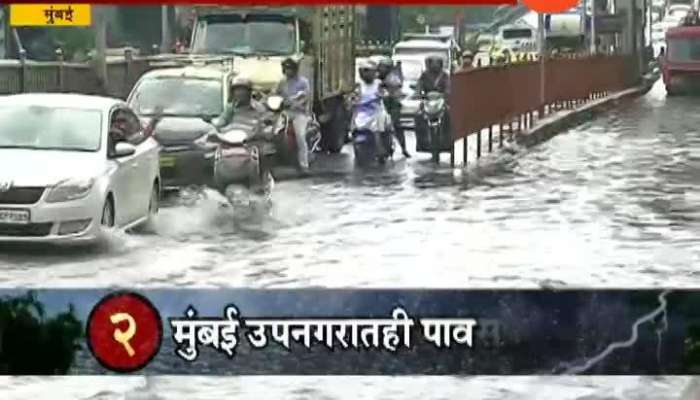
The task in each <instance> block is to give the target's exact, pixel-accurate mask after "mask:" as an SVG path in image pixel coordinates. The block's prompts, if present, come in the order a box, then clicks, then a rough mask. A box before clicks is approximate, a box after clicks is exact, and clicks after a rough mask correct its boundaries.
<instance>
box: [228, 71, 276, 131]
mask: <svg viewBox="0 0 700 400" xmlns="http://www.w3.org/2000/svg"><path fill="white" fill-rule="evenodd" d="M229 87H230V93H231V102H230V105H229V106H228V107H226V111H225V112H224V115H223V116H222V118H221V122H220V123H219V124H218V125H219V127H220V128H221V127H224V126H226V125H229V124H230V123H231V122H233V119H234V117H235V119H236V122H242V123H245V121H246V120H247V121H249V122H251V123H257V121H259V120H260V119H261V118H262V117H263V115H264V114H265V113H266V112H267V110H266V109H265V107H264V106H263V105H262V104H260V103H259V102H257V101H256V100H255V99H253V84H252V82H251V81H250V80H249V79H248V78H245V77H243V76H237V77H235V78H234V79H233V80H232V81H231V85H230V86H229Z"/></svg>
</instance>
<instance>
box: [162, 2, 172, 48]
mask: <svg viewBox="0 0 700 400" xmlns="http://www.w3.org/2000/svg"><path fill="white" fill-rule="evenodd" d="M160 19H161V31H160V32H161V33H160V52H161V53H169V52H170V14H169V6H167V5H162V6H160Z"/></svg>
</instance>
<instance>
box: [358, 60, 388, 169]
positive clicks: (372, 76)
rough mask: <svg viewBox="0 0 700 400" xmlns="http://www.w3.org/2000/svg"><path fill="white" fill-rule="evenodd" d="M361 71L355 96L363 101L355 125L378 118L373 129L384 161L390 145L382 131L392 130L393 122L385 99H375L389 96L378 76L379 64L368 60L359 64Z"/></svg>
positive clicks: (378, 151)
mask: <svg viewBox="0 0 700 400" xmlns="http://www.w3.org/2000/svg"><path fill="white" fill-rule="evenodd" d="M359 72H360V82H359V83H358V84H357V88H356V90H355V97H356V99H357V100H358V101H359V103H361V105H360V106H359V107H356V109H355V111H354V115H353V126H355V125H356V122H357V121H358V120H359V121H372V120H373V119H375V118H377V119H376V126H375V129H374V130H373V133H374V134H375V141H374V142H375V144H376V146H377V153H378V154H380V155H381V156H380V160H381V161H384V159H385V157H386V156H387V155H388V154H387V153H388V152H387V150H388V147H387V146H386V145H385V143H384V138H385V136H386V135H383V134H382V133H384V132H386V131H387V130H392V129H393V125H392V124H391V121H390V118H384V117H388V113H386V112H385V108H384V104H383V101H375V100H376V99H384V98H385V97H386V96H387V93H386V91H385V89H384V88H383V85H382V82H381V81H380V80H379V79H378V78H377V65H376V64H375V63H374V62H373V61H371V60H366V61H364V62H362V63H361V64H360V65H359ZM390 139H391V136H389V140H390Z"/></svg>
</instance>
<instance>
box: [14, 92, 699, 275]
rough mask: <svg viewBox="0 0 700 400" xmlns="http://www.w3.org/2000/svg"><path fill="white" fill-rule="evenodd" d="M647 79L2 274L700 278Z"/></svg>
mask: <svg viewBox="0 0 700 400" xmlns="http://www.w3.org/2000/svg"><path fill="white" fill-rule="evenodd" d="M660 92H661V93H659V91H657V90H655V91H653V92H652V93H650V94H649V95H647V96H645V97H643V98H640V99H636V100H632V101H631V102H628V103H625V104H624V105H623V106H621V107H620V108H618V109H616V110H614V111H612V112H611V113H609V114H607V115H605V116H603V117H601V118H599V119H597V120H594V121H592V122H589V123H587V124H585V125H582V126H579V127H577V128H575V129H573V130H571V131H569V132H567V133H565V134H562V135H560V136H557V137H555V138H554V139H553V140H551V141H549V142H547V143H544V144H542V145H540V146H537V147H534V148H530V149H520V151H519V154H515V155H510V154H505V153H504V154H500V155H497V156H494V157H493V158H491V159H485V160H483V161H482V162H481V163H480V165H479V166H478V167H475V168H472V169H470V170H469V173H466V172H462V171H453V170H452V169H450V168H449V167H447V166H443V167H442V168H439V169H437V168H435V167H433V166H432V165H431V164H430V163H429V162H428V161H427V160H425V155H420V156H418V157H416V158H419V160H415V159H411V160H408V161H406V160H397V162H396V163H395V165H394V166H393V167H392V168H388V169H385V170H383V171H374V172H363V173H350V174H349V175H336V176H330V177H318V178H314V179H309V180H299V181H286V182H278V183H277V185H276V187H275V191H274V199H273V201H274V208H273V210H272V212H271V214H272V215H271V216H265V215H262V214H260V215H255V214H253V215H250V216H249V217H251V218H245V219H242V218H235V217H234V214H235V213H232V211H231V210H230V209H227V208H223V207H221V205H220V204H221V203H222V202H223V200H222V199H220V198H218V196H216V194H215V193H208V195H209V196H208V198H206V199H200V200H196V201H190V202H189V203H190V204H187V205H176V206H172V207H168V208H164V209H163V210H162V211H161V215H160V216H159V221H158V226H157V235H153V236H135V235H126V234H119V235H115V236H114V237H113V238H112V239H111V240H110V245H109V246H108V247H106V248H105V247H103V248H99V249H80V250H72V249H71V250H52V249H42V250H41V251H42V252H43V253H44V254H38V252H37V251H36V249H24V248H20V249H17V248H15V247H13V248H3V252H4V253H3V254H1V255H0V265H2V268H3V274H2V275H1V276H0V285H1V286H6V287H11V286H15V287H16V286H60V287H85V286H91V287H94V286H110V285H127V286H138V287H141V286H188V287H189V286H198V287H201V286H246V287H308V286H326V287H339V286H363V287H367V286H372V287H387V286H389V287H465V288H467V287H486V286H488V287H539V286H551V285H554V286H556V285H567V286H584V287H620V286H622V287H628V286H643V287H658V286H676V287H678V286H697V285H699V284H700V272H699V271H698V270H697V265H698V261H700V235H698V232H700V188H699V186H698V183H700V131H699V130H698V126H700V115H698V114H697V113H696V112H695V109H696V107H697V100H695V99H686V98H671V99H666V98H665V95H664V93H663V89H662V88H661V89H660ZM341 161H342V160H341ZM345 161H347V160H345ZM38 277H41V278H40V279H37V278H38Z"/></svg>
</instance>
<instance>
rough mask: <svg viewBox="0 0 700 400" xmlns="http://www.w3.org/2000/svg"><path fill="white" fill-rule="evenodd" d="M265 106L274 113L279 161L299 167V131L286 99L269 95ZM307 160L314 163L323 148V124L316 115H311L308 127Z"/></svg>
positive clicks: (274, 130) (274, 129)
mask: <svg viewBox="0 0 700 400" xmlns="http://www.w3.org/2000/svg"><path fill="white" fill-rule="evenodd" d="M265 106H266V107H267V109H268V110H269V111H270V112H271V113H272V114H273V115H274V117H273V121H275V122H274V128H273V132H274V134H275V139H274V141H275V147H276V150H277V158H278V162H279V163H281V164H284V165H292V166H295V167H299V166H300V165H299V153H298V150H297V132H296V131H295V129H294V123H293V119H292V117H291V116H290V115H289V113H287V112H286V108H285V107H284V99H283V98H282V97H281V96H277V95H272V96H268V97H267V99H266V100H265ZM305 134H306V149H307V151H308V156H307V160H309V163H312V162H313V160H314V158H315V156H316V153H318V152H319V151H320V150H321V126H320V124H319V123H318V121H317V120H316V118H315V116H313V115H312V116H311V118H310V120H309V123H308V125H307V127H306V132H305Z"/></svg>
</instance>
